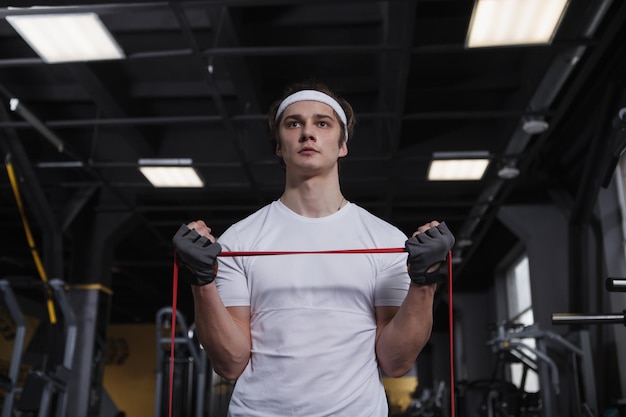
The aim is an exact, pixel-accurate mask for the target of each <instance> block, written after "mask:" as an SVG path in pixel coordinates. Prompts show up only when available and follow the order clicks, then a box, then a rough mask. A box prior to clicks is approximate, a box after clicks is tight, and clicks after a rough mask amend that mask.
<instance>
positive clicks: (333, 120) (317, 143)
mask: <svg viewBox="0 0 626 417" xmlns="http://www.w3.org/2000/svg"><path fill="white" fill-rule="evenodd" d="M341 129H342V127H341V122H340V121H339V119H338V118H337V116H336V115H335V112H334V111H333V109H332V108H331V107H330V106H329V105H327V104H324V103H321V102H319V101H299V102H296V103H293V104H291V105H290V106H288V107H287V108H286V109H285V111H284V112H283V116H282V119H281V122H280V126H279V130H278V132H279V141H278V144H277V146H276V155H278V156H279V157H281V158H283V161H285V166H286V167H287V169H288V170H289V169H297V170H302V171H303V173H305V172H309V173H312V174H314V173H315V172H318V171H320V170H324V169H328V168H330V167H334V166H336V165H337V159H338V158H340V157H342V156H345V155H346V154H347V153H348V148H347V146H346V144H345V142H343V141H341V144H340V138H341Z"/></svg>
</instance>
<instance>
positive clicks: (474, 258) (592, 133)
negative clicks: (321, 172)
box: [0, 0, 626, 322]
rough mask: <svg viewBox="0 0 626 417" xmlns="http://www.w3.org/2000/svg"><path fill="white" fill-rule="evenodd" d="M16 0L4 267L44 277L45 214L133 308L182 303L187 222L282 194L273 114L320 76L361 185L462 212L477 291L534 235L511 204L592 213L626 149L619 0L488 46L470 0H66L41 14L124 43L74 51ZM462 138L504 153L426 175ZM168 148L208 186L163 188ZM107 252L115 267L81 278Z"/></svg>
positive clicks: (50, 252)
mask: <svg viewBox="0 0 626 417" xmlns="http://www.w3.org/2000/svg"><path fill="white" fill-rule="evenodd" d="M14 3H15V4H14V6H19V7H20V9H12V8H8V7H3V8H2V9H0V17H1V18H0V98H1V102H0V150H1V151H2V156H3V158H4V162H5V164H7V165H9V166H10V167H11V168H13V169H14V171H15V174H16V182H17V189H18V190H19V193H20V196H21V202H22V208H23V213H24V216H22V215H21V214H20V210H19V204H18V203H17V200H16V197H15V194H14V187H12V186H11V183H10V180H9V179H10V176H9V174H8V171H7V174H2V175H0V213H1V216H0V231H1V235H2V239H1V243H0V245H1V246H0V277H2V276H13V277H15V276H24V277H34V278H38V277H39V275H40V272H39V271H38V270H37V268H36V265H35V262H34V258H33V255H32V253H31V250H30V249H29V243H28V241H27V238H26V234H25V229H24V223H23V219H26V221H27V224H28V226H29V228H30V229H31V232H32V235H33V239H34V244H35V245H36V246H37V250H38V253H39V254H40V256H41V257H42V259H43V264H44V266H46V265H54V266H53V267H50V269H52V270H55V271H57V275H61V276H55V277H57V278H61V279H64V280H67V281H68V282H70V283H80V282H81V281H85V282H89V281H98V280H100V281H102V282H103V283H104V284H105V285H106V286H107V287H110V289H111V290H112V291H113V298H112V306H111V320H112V321H114V322H144V321H145V322H149V321H154V318H155V314H156V311H157V310H158V309H159V308H161V307H163V306H166V305H169V303H170V302H171V293H172V291H171V290H172V288H171V285H172V281H171V280H172V263H173V250H172V246H171V244H170V242H171V240H170V239H171V236H172V235H173V233H174V232H175V231H176V230H177V228H178V227H179V225H180V224H181V223H183V222H185V221H189V220H192V219H198V218H202V219H205V220H206V222H207V223H208V224H209V225H210V226H211V227H212V228H213V230H214V233H215V234H216V235H219V234H220V233H221V232H223V231H224V230H225V229H226V228H227V227H228V226H229V225H230V224H232V223H233V222H234V221H236V220H238V219H240V218H242V217H244V216H246V215H247V214H249V213H251V212H253V211H254V210H255V209H257V208H259V207H260V206H262V205H264V204H266V203H268V202H270V201H272V200H274V199H276V198H278V197H279V196H280V193H281V191H282V188H283V175H284V174H283V171H282V169H281V167H280V165H279V164H278V162H277V159H276V157H275V156H274V154H273V150H272V148H271V146H270V143H269V139H268V136H267V131H266V125H265V115H266V111H267V109H268V106H269V105H270V103H271V102H272V101H273V100H274V99H275V98H277V96H279V95H280V94H281V93H282V90H283V87H284V86H285V85H286V84H288V83H291V82H294V81H301V80H310V79H314V80H318V81H322V82H324V83H326V84H327V85H329V86H330V87H332V88H334V89H335V90H336V91H337V92H338V93H339V94H340V95H342V96H343V97H345V98H347V99H348V100H349V101H350V102H351V103H352V105H353V107H354V109H355V111H356V113H357V117H358V123H357V127H356V131H355V135H354V137H353V138H351V140H350V142H349V155H348V157H347V158H345V159H344V160H343V162H342V166H341V178H342V179H341V183H342V187H343V191H344V194H345V195H346V197H347V198H348V199H349V200H351V201H353V202H356V203H359V204H360V205H362V206H363V207H365V208H367V209H368V210H370V211H372V212H373V213H375V214H377V215H380V216H381V217H383V218H385V219H387V220H388V221H390V222H391V223H393V224H395V225H397V226H398V227H400V228H401V229H402V230H403V231H405V232H406V233H407V234H410V233H411V232H412V231H413V230H415V228H416V227H417V226H418V225H421V224H423V223H424V222H427V221H430V220H431V219H436V220H444V221H446V222H447V224H448V225H449V227H450V229H451V230H452V231H453V232H454V233H455V235H456V238H457V245H456V247H455V248H454V250H453V255H454V256H453V258H454V278H455V281H454V282H455V291H459V292H473V291H484V290H485V289H487V288H489V287H490V286H491V284H492V282H493V277H494V268H495V267H496V266H497V264H498V262H500V261H501V260H502V258H503V257H504V256H505V255H506V254H507V253H508V252H509V251H510V250H511V249H512V248H513V247H514V245H515V244H516V238H515V236H513V235H512V233H511V232H510V231H508V230H507V229H506V228H505V227H504V226H503V225H502V224H501V223H500V222H499V221H498V219H497V212H498V209H499V208H500V207H502V206H503V205H512V204H551V205H557V206H558V207H559V208H560V209H562V210H564V212H566V213H571V214H573V215H575V214H576V213H581V212H583V211H585V210H589V206H590V205H592V204H593V201H594V200H595V196H596V195H597V193H598V190H599V189H600V188H601V187H603V186H604V185H606V178H607V176H610V174H611V173H612V172H613V168H614V167H615V157H616V155H619V152H620V149H621V147H622V146H621V145H620V144H619V143H616V139H615V138H616V131H617V130H619V128H620V126H621V127H623V125H620V123H616V120H617V119H616V118H617V117H618V114H619V110H620V109H621V108H623V107H625V106H626V101H625V97H624V76H625V75H626V47H625V45H626V42H625V40H626V24H625V23H626V2H623V1H620V0H613V1H612V0H570V1H569V4H568V7H567V9H566V11H565V14H564V15H563V17H562V19H561V22H560V25H559V27H558V29H557V31H556V33H555V35H554V37H553V39H552V40H551V42H550V43H548V44H541V45H515V46H501V47H486V48H467V47H466V36H467V31H468V27H469V25H470V20H471V16H472V10H473V7H474V2H473V1H470V0H418V1H415V0H414V1H365V0H361V1H356V0H355V1H341V0H332V1H331V0H317V1H315V2H311V1H297V0H274V1H272V0H258V1H252V0H204V1H201V0H198V1H179V2H177V1H174V2H159V1H145V2H144V1H135V2H119V3H108V2H103V1H84V2H81V3H76V2H70V1H47V2H45V5H46V6H49V7H50V8H49V9H45V10H43V13H49V14H55V13H59V12H71V13H95V14H96V15H97V16H98V17H99V18H100V20H101V21H102V23H103V24H104V26H105V27H106V28H107V29H108V30H109V31H110V32H111V34H112V36H113V38H114V39H115V40H116V41H117V43H118V44H119V46H120V48H121V50H122V52H123V55H124V56H123V57H122V58H121V59H110V60H102V61H88V62H87V61H83V62H61V63H48V62H46V61H45V60H43V59H42V58H40V57H39V55H37V54H36V53H35V52H34V50H33V48H31V46H30V45H29V44H28V43H27V42H25V41H24V39H23V38H22V37H21V36H20V35H19V34H18V32H17V31H16V30H15V29H14V27H13V26H11V25H10V24H9V22H8V21H7V19H6V18H7V17H10V16H16V15H28V14H35V13H42V9H39V10H36V11H35V10H33V9H29V8H28V7H30V6H36V5H38V3H33V2H27V1H20V2H14ZM16 100H17V101H16ZM17 103H19V105H17V107H20V109H21V111H18V110H17V109H16V108H15V107H16V104H17ZM618 121H619V120H618ZM543 122H546V124H545V125H546V126H547V129H546V130H544V131H532V130H530V128H532V127H534V126H537V125H541V124H542V123H543ZM450 152H451V153H454V154H457V153H467V152H469V153H470V154H472V155H475V154H477V153H478V154H482V155H486V156H487V157H488V159H489V165H488V168H487V170H486V172H485V174H484V176H483V177H482V179H480V180H474V181H429V180H428V179H427V170H428V167H429V164H430V161H431V159H432V158H433V155H434V154H437V155H441V153H450ZM152 158H159V159H163V158H167V159H191V160H192V164H193V167H194V168H195V169H196V170H197V171H198V172H199V174H200V176H201V177H202V178H203V179H204V186H203V187H202V188H165V189H164V188H155V187H153V186H152V185H151V184H150V183H149V182H148V181H147V180H146V178H145V177H144V176H143V175H142V174H141V173H140V172H139V170H138V168H139V160H140V159H152ZM93 224H100V225H102V224H104V225H110V227H108V228H107V227H106V226H105V227H102V226H100V229H97V228H94V227H92V226H90V225H93ZM101 229H104V230H101ZM546 232H547V233H549V231H546ZM303 238H305V237H303ZM79 257H80V258H82V259H78V260H77V258H79ZM91 261H93V262H101V263H102V264H103V265H105V266H106V268H105V271H103V273H102V275H101V276H100V277H82V276H80V274H77V273H76V272H75V268H76V265H77V263H80V262H83V263H85V262H91ZM58 271H61V272H58ZM49 275H51V274H50V273H49ZM442 290H443V289H442ZM181 297H182V299H183V300H186V297H188V294H187V292H186V290H185V289H183V290H182V294H181ZM183 304H184V305H185V307H184V309H187V310H186V311H187V312H189V310H188V305H189V304H188V303H186V302H185V301H183Z"/></svg>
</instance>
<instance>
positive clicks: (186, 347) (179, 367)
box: [154, 307, 207, 417]
mask: <svg viewBox="0 0 626 417" xmlns="http://www.w3.org/2000/svg"><path fill="white" fill-rule="evenodd" d="M172 311H173V310H172V308H170V307H165V308H162V309H160V310H159V311H158V312H157V317H156V329H157V349H156V351H157V375H156V393H155V406H154V415H155V417H164V416H167V415H168V406H171V407H172V409H173V410H175V412H174V414H175V415H185V416H195V417H201V416H202V415H203V411H204V397H205V382H206V369H207V357H206V355H205V354H204V352H203V351H201V349H200V345H199V344H198V343H197V342H196V341H195V340H194V338H193V332H191V331H190V330H189V328H188V326H187V323H186V321H185V317H184V316H183V315H182V313H180V312H177V313H176V323H174V324H173V323H172ZM172 325H175V330H176V333H175V337H174V340H173V346H172V337H171V329H172ZM171 349H174V358H173V359H174V366H173V367H172V368H170V360H171V356H170V355H171V353H172V352H171ZM170 369H172V370H173V376H172V377H171V378H170ZM170 382H171V384H173V386H171V387H170ZM170 389H172V394H171V395H172V397H171V401H172V402H171V404H170V403H169V400H170ZM194 391H195V392H194ZM194 402H195V404H194Z"/></svg>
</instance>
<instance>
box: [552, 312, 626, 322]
mask: <svg viewBox="0 0 626 417" xmlns="http://www.w3.org/2000/svg"><path fill="white" fill-rule="evenodd" d="M617 323H621V324H625V325H626V321H624V313H616V314H573V313H555V314H553V315H552V324H617Z"/></svg>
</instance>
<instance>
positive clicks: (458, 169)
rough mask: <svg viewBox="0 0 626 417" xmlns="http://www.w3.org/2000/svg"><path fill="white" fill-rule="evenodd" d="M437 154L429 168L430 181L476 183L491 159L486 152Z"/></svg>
mask: <svg viewBox="0 0 626 417" xmlns="http://www.w3.org/2000/svg"><path fill="white" fill-rule="evenodd" d="M463 155H464V153H462V152H438V153H437V152H436V153H435V154H434V155H433V160H432V161H431V163H430V167H429V168H428V180H429V181H476V180H480V179H481V178H482V177H483V175H484V174H485V171H486V170H487V167H488V166H489V162H490V160H489V158H488V157H487V156H486V155H487V153H486V152H467V153H466V155H465V156H463Z"/></svg>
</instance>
